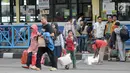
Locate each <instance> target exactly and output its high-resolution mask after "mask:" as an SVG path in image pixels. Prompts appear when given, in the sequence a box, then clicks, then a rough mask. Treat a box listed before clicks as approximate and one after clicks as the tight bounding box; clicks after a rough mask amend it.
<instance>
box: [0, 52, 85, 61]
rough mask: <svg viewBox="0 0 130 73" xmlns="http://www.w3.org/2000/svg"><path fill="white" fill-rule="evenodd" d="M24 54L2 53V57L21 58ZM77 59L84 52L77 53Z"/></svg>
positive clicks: (0, 55) (0, 56)
mask: <svg viewBox="0 0 130 73" xmlns="http://www.w3.org/2000/svg"><path fill="white" fill-rule="evenodd" d="M21 56H22V54H20V53H1V54H0V58H5V59H20V58H21ZM76 59H77V60H81V59H82V54H76Z"/></svg>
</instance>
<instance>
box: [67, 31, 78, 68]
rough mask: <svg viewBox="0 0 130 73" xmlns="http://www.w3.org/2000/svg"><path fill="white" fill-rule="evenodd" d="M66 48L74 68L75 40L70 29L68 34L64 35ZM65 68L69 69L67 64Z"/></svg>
mask: <svg viewBox="0 0 130 73" xmlns="http://www.w3.org/2000/svg"><path fill="white" fill-rule="evenodd" d="M65 43H66V49H67V52H68V53H70V54H71V59H72V62H73V68H74V69H75V68H76V56H75V50H76V48H75V45H76V40H75V38H74V35H73V32H72V30H69V31H68V36H67V37H66V42H65ZM65 68H66V69H69V65H66V66H65Z"/></svg>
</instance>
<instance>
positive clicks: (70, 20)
mask: <svg viewBox="0 0 130 73" xmlns="http://www.w3.org/2000/svg"><path fill="white" fill-rule="evenodd" d="M72 23H73V22H72V18H68V22H67V23H66V24H65V26H64V30H63V35H64V37H65V38H66V37H67V36H68V30H72V31H73V33H74V36H76V32H75V27H74V25H73V24H72Z"/></svg>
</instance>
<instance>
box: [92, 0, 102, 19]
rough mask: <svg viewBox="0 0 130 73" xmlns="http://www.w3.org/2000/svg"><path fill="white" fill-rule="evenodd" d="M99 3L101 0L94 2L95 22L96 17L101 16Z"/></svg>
mask: <svg viewBox="0 0 130 73" xmlns="http://www.w3.org/2000/svg"><path fill="white" fill-rule="evenodd" d="M99 1H100V0H92V11H93V21H96V17H97V16H99V15H100V12H99V10H100V8H99V7H100V6H99Z"/></svg>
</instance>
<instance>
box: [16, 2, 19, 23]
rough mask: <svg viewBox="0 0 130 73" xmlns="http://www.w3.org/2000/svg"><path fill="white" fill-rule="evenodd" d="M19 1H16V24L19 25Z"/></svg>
mask: <svg viewBox="0 0 130 73" xmlns="http://www.w3.org/2000/svg"><path fill="white" fill-rule="evenodd" d="M19 11H20V10H19V0H16V20H17V21H16V23H19V19H20V15H19V13H20V12H19Z"/></svg>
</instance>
